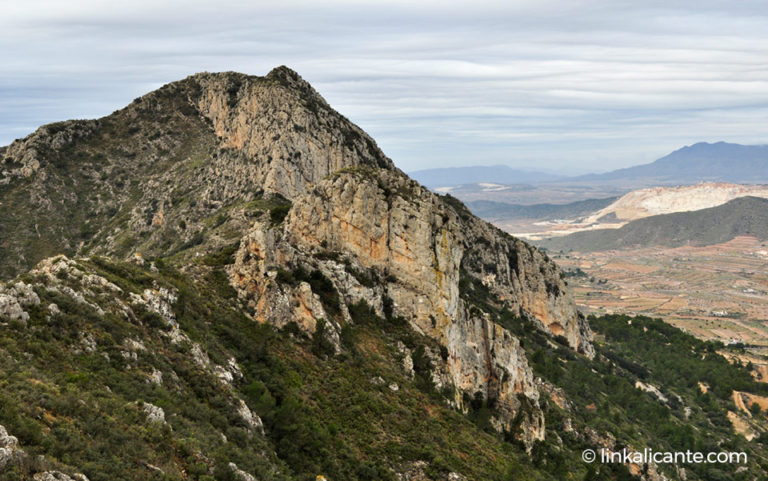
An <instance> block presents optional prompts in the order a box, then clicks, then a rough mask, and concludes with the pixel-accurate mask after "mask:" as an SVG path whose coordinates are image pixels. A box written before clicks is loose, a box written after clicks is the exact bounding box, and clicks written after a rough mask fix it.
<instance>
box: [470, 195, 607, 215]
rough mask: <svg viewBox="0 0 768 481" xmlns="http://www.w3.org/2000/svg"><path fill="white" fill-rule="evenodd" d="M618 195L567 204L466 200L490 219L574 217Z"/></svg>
mask: <svg viewBox="0 0 768 481" xmlns="http://www.w3.org/2000/svg"><path fill="white" fill-rule="evenodd" d="M617 199H618V197H608V198H605V199H587V200H580V201H577V202H571V203H568V204H534V205H521V204H507V203H505V202H493V201H490V200H475V201H471V202H467V207H469V208H470V209H471V210H472V212H473V213H474V214H475V215H476V216H478V217H482V218H483V219H486V220H492V219H576V218H578V217H582V216H587V215H590V214H592V213H594V212H595V211H598V210H600V209H603V208H605V207H607V206H609V205H611V204H612V203H613V202H615V201H616V200H617Z"/></svg>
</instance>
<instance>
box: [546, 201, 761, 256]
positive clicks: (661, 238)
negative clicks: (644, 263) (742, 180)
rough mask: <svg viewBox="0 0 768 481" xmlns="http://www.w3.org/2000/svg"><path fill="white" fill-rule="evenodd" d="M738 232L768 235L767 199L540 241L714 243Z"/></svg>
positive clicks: (583, 245)
mask: <svg viewBox="0 0 768 481" xmlns="http://www.w3.org/2000/svg"><path fill="white" fill-rule="evenodd" d="M739 235H752V236H756V237H757V238H758V239H768V199H762V198H757V197H741V198H738V199H734V200H732V201H730V202H728V203H726V204H723V205H720V206H717V207H712V208H709V209H702V210H697V211H692V212H678V213H675V214H664V215H656V216H652V217H646V218H644V219H639V220H636V221H633V222H630V223H629V224H627V225H625V226H624V227H622V228H620V229H600V230H593V231H585V232H577V233H574V234H571V235H568V236H564V237H558V238H553V239H548V240H544V241H541V242H538V244H539V245H540V246H543V247H546V248H548V249H551V250H570V249H573V250H576V251H600V250H610V249H621V248H625V247H645V246H669V247H677V246H682V245H688V244H690V245H712V244H718V243H720V242H727V241H729V240H731V239H733V238H734V237H736V236H739Z"/></svg>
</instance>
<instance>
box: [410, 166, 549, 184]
mask: <svg viewBox="0 0 768 481" xmlns="http://www.w3.org/2000/svg"><path fill="white" fill-rule="evenodd" d="M408 175H410V176H411V178H413V179H415V180H417V181H419V182H420V183H421V184H423V185H425V186H426V187H446V186H452V185H461V184H476V183H481V182H492V183H495V184H524V183H530V182H547V181H553V180H559V179H562V178H563V177H561V176H557V175H554V174H547V173H545V172H535V171H528V170H517V169H513V168H511V167H507V166H505V165H478V166H471V167H446V168H440V169H425V170H417V171H414V172H410V173H409V174H408Z"/></svg>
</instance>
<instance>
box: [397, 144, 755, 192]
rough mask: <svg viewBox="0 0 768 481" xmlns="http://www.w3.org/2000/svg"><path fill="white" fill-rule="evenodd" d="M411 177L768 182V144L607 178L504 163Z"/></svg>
mask: <svg viewBox="0 0 768 481" xmlns="http://www.w3.org/2000/svg"><path fill="white" fill-rule="evenodd" d="M410 175H411V177H413V178H414V179H416V180H417V181H419V182H420V183H422V184H423V185H425V186H427V187H429V188H437V187H450V186H457V185H468V184H483V183H492V184H495V185H498V188H501V187H502V185H509V184H564V185H582V184H590V185H620V186H624V187H626V188H629V189H634V188H639V187H649V186H654V185H684V184H692V183H696V182H734V183H750V184H759V183H768V145H741V144H732V143H727V142H717V143H707V142H699V143H697V144H693V145H689V146H685V147H683V148H681V149H678V150H676V151H674V152H672V153H670V154H668V155H666V156H664V157H662V158H660V159H658V160H656V161H655V162H651V163H649V164H643V165H637V166H634V167H627V168H624V169H618V170H614V171H611V172H606V173H603V174H587V175H581V176H577V177H564V176H558V175H554V174H548V173H543V172H536V171H527V170H518V169H513V168H510V167H506V166H503V165H496V166H474V167H453V168H441V169H427V170H419V171H416V172H411V173H410Z"/></svg>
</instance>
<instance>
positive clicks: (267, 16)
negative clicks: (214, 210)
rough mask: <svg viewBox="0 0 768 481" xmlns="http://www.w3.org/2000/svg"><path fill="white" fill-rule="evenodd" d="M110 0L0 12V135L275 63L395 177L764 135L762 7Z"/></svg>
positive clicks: (642, 152)
mask: <svg viewBox="0 0 768 481" xmlns="http://www.w3.org/2000/svg"><path fill="white" fill-rule="evenodd" d="M66 3H70V5H66ZM110 3H112V2H104V1H98V2H97V1H84V2H83V1H81V2H41V1H37V2H32V4H31V5H30V3H29V2H27V3H26V4H25V5H24V6H21V4H20V3H18V4H17V3H13V4H9V5H8V6H7V8H6V7H4V15H3V17H2V18H0V52H2V53H0V60H2V63H3V66H4V68H3V69H2V71H1V72H0V144H6V143H8V142H10V141H11V140H12V139H13V138H16V137H19V136H23V135H26V134H27V133H29V132H30V131H31V130H32V129H33V128H34V127H36V126H37V125H39V124H42V123H45V122H51V121H55V120H62V119H65V118H72V117H79V118H82V117H95V116H101V115H104V114H107V113H109V112H111V111H112V110H114V109H116V108H119V107H122V106H123V105H125V104H126V103H128V102H129V101H130V100H131V99H132V98H134V97H136V96H138V95H141V94H143V93H145V92H146V91H148V90H151V89H152V88H155V87H158V86H160V85H161V84H163V83H165V82H168V81H172V80H176V79H179V78H182V77H185V76H187V75H189V74H191V73H194V72H197V71H202V70H208V71H219V70H239V71H243V72H247V73H252V74H264V73H266V72H267V71H268V70H269V69H271V68H272V67H274V66H277V65H280V64H286V65H289V66H291V67H293V68H295V69H296V70H297V71H299V73H300V74H302V75H303V76H304V77H305V78H306V79H307V80H309V81H310V82H311V83H313V85H315V86H316V88H317V89H318V90H319V91H320V92H321V93H322V94H323V95H324V96H325V97H326V99H328V101H329V102H330V103H331V104H332V105H334V106H335V107H336V108H338V109H339V110H340V111H341V112H342V113H344V114H345V115H347V116H348V117H350V118H351V119H352V120H354V121H356V122H358V123H359V124H360V125H361V126H362V127H363V128H364V129H366V130H368V131H369V132H370V133H371V134H372V135H373V136H374V137H375V138H376V139H377V140H378V141H379V143H380V144H381V146H382V147H383V148H384V150H385V151H386V152H387V153H388V154H389V155H390V156H391V157H393V159H394V160H395V162H396V163H397V164H398V165H399V166H400V167H402V168H404V169H405V170H414V169H418V168H426V167H432V166H443V165H462V164H463V165H466V164H471V163H485V164H489V163H506V164H509V165H515V166H536V167H546V168H549V169H551V170H564V169H565V170H572V171H583V170H597V169H599V170H606V169H609V168H615V167H622V166H626V165H630V164H634V163H640V162H646V161H650V160H653V159H654V158H656V157H659V156H661V155H663V154H664V153H666V152H667V151H669V150H672V149H674V148H678V147H680V146H681V145H682V144H686V143H692V142H696V141H699V140H708V141H716V140H728V141H734V142H743V143H764V142H765V137H766V135H765V129H764V127H765V124H766V122H765V121H766V118H768V67H767V66H768V31H767V30H766V29H765V28H764V25H766V15H767V14H768V7H763V6H762V5H761V2H749V1H745V2H740V3H739V4H738V5H736V6H734V5H732V4H730V3H726V2H720V1H705V2H701V1H700V2H656V1H650V2H628V1H627V2H620V1H617V2H605V1H551V2H540V1H535V2H534V1H530V2H529V1H523V2H520V1H518V2H511V4H510V3H509V2H504V3H502V2H484V3H480V4H477V3H475V4H473V5H472V6H471V7H470V6H468V3H467V2H453V3H452V2H431V1H429V2H421V3H420V4H419V6H418V7H414V6H411V5H410V4H409V3H408V2H359V3H358V2H350V1H346V2H344V1H341V2H340V1H326V2H293V1H287V2H279V4H277V3H275V2H255V3H254V2H240V1H223V2H217V3H215V4H214V3H208V2H176V1H165V2H161V1H155V2H147V1H138V2H125V4H123V5H118V6H110V5H109V4H110ZM669 3H675V8H674V9H672V8H668V7H667V4H669ZM214 5H215V6H214Z"/></svg>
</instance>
